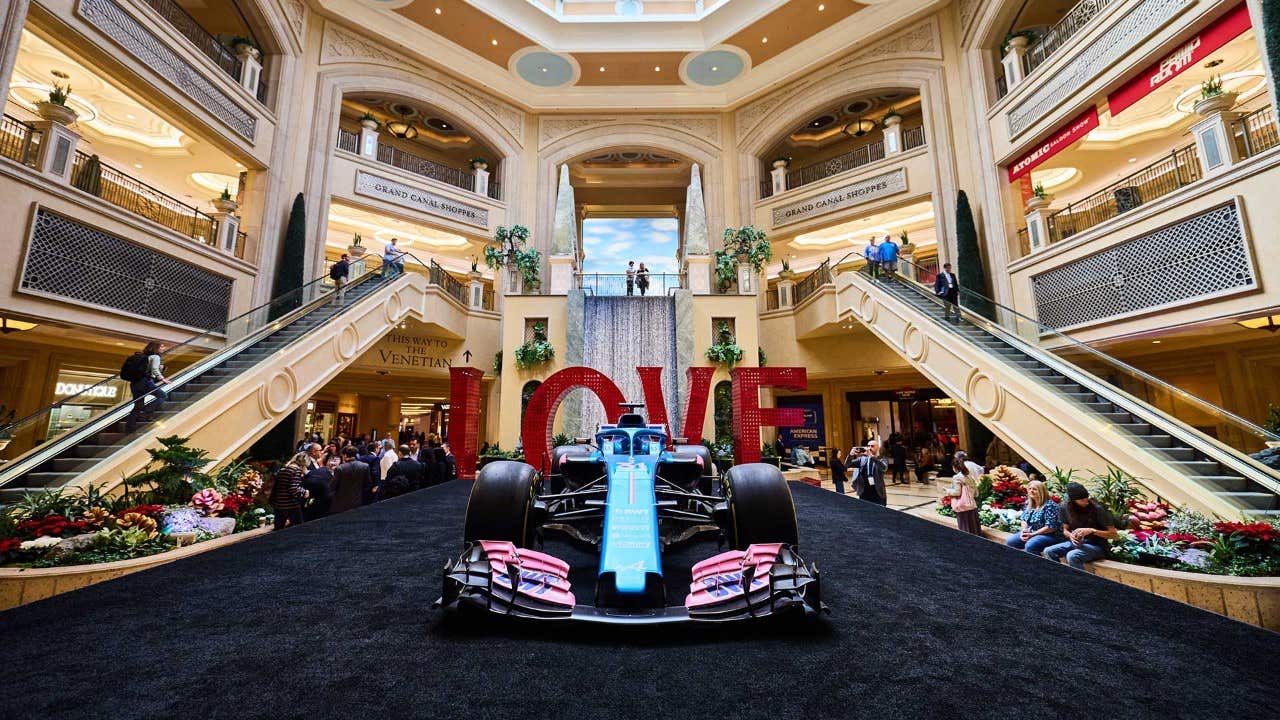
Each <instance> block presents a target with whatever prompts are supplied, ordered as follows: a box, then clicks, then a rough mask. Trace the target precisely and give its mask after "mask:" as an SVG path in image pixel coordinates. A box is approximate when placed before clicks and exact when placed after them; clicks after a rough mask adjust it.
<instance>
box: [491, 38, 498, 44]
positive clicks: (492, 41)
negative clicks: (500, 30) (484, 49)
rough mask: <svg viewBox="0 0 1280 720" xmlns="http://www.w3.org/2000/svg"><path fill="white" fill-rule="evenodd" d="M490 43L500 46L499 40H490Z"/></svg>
mask: <svg viewBox="0 0 1280 720" xmlns="http://www.w3.org/2000/svg"><path fill="white" fill-rule="evenodd" d="M489 42H490V43H492V44H494V45H497V44H498V38H494V39H492V40H490V41H489Z"/></svg>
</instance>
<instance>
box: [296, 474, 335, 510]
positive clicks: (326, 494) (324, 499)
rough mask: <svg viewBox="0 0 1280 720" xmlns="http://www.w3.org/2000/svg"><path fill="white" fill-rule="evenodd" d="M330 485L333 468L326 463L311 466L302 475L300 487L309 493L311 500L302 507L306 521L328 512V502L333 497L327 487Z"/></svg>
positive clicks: (331, 483)
mask: <svg viewBox="0 0 1280 720" xmlns="http://www.w3.org/2000/svg"><path fill="white" fill-rule="evenodd" d="M332 486H333V470H331V469H330V468H329V467H328V466H327V465H317V466H313V467H312V468H311V469H310V470H308V471H307V474H306V475H303V476H302V487H304V488H306V490H307V492H308V493H310V494H311V502H309V503H307V505H306V507H305V508H303V515H304V516H305V517H306V519H307V522H310V521H312V520H315V519H317V518H322V517H324V516H325V515H328V514H329V502H330V500H331V499H332V497H333V494H332V493H331V492H330V489H329V488H330V487H332Z"/></svg>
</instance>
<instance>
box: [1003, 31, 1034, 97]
mask: <svg viewBox="0 0 1280 720" xmlns="http://www.w3.org/2000/svg"><path fill="white" fill-rule="evenodd" d="M1029 44H1030V43H1029V41H1028V40H1027V39H1026V38H1025V37H1021V36H1019V37H1015V38H1010V39H1009V52H1007V53H1005V55H1004V57H1003V58H1001V59H1000V64H1001V65H1002V66H1004V80H1005V83H1006V84H1007V85H1008V87H1009V90H1010V91H1012V90H1013V88H1014V86H1016V85H1017V84H1018V83H1020V82H1022V81H1023V79H1024V78H1026V73H1024V72H1022V67H1023V66H1022V57H1023V56H1024V55H1026V54H1027V45H1029Z"/></svg>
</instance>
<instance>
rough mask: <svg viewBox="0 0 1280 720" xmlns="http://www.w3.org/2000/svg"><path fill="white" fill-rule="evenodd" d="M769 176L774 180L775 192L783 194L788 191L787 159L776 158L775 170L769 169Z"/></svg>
mask: <svg viewBox="0 0 1280 720" xmlns="http://www.w3.org/2000/svg"><path fill="white" fill-rule="evenodd" d="M769 177H770V178H771V179H772V180H773V194H774V195H781V194H782V193H784V192H786V191H787V161H786V160H774V161H773V170H770V171H769Z"/></svg>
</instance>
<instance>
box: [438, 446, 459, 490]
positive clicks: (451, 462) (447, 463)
mask: <svg viewBox="0 0 1280 720" xmlns="http://www.w3.org/2000/svg"><path fill="white" fill-rule="evenodd" d="M440 449H441V450H443V451H444V479H445V481H446V482H448V481H449V480H457V479H458V460H457V458H455V457H454V456H453V448H452V447H450V446H449V443H444V444H443V445H441V446H440Z"/></svg>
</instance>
